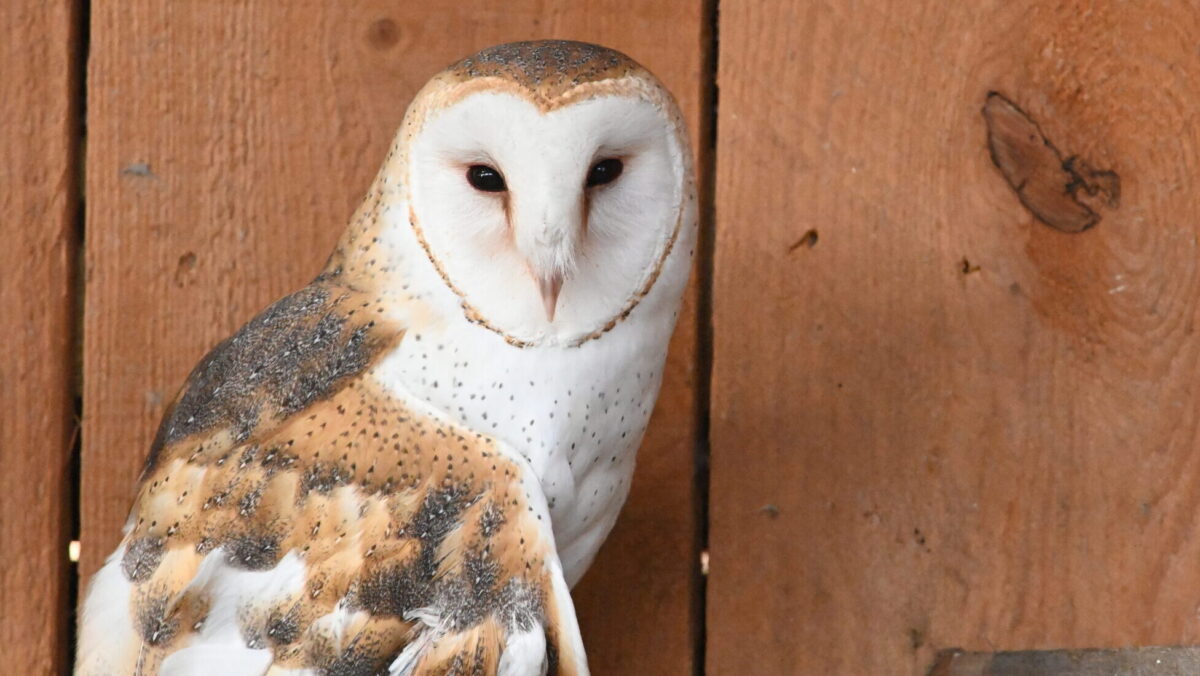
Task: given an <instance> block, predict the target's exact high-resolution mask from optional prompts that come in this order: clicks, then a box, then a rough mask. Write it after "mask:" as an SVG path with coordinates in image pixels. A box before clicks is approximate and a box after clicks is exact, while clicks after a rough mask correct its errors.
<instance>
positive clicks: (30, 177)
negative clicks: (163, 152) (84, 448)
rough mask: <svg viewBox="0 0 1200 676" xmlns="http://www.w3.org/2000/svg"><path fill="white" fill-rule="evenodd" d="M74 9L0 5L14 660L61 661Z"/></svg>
mask: <svg viewBox="0 0 1200 676" xmlns="http://www.w3.org/2000/svg"><path fill="white" fill-rule="evenodd" d="M76 11H77V10H76V7H75V3H73V2H34V1H33V0H17V1H13V2H5V3H3V4H0V64H3V65H0V231H2V232H3V235H4V246H3V247H0V308H3V309H2V310H0V346H3V352H4V357H3V359H0V402H3V406H0V467H2V468H3V469H2V470H0V608H3V610H2V611H0V645H3V646H4V650H3V653H4V669H5V670H6V671H11V672H12V673H28V674H35V673H45V674H48V673H57V672H60V671H62V670H63V669H64V668H65V666H66V664H67V661H66V659H65V658H66V651H67V623H68V621H69V617H70V613H69V612H68V608H69V606H70V603H69V598H70V589H71V585H72V583H73V581H72V580H71V573H70V566H69V563H68V561H67V540H68V539H69V538H70V534H71V520H72V510H73V508H74V506H73V505H72V498H71V495H72V491H71V486H70V483H69V482H70V465H71V445H72V438H73V432H74V405H73V395H72V392H73V386H72V384H73V373H74V366H75V360H74V358H73V355H72V347H73V342H72V340H73V339H72V326H73V323H74V308H75V299H74V297H73V291H74V284H73V279H74V269H75V251H76V249H75V210H76V204H77V203H76V197H75V193H76V190H77V181H76V167H75V147H76V143H77V142H78V127H77V124H76V115H75V100H76V92H75V88H76V67H75V59H76V54H77V50H78V47H79V45H78V34H77V33H78V32H77V31H76V28H75V12H76Z"/></svg>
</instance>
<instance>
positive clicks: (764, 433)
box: [707, 0, 1200, 674]
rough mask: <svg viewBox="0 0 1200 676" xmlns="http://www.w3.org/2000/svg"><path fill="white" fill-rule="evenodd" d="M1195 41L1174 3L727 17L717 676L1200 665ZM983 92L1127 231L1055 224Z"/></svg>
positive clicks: (714, 574)
mask: <svg viewBox="0 0 1200 676" xmlns="http://www.w3.org/2000/svg"><path fill="white" fill-rule="evenodd" d="M1198 32H1200V15H1198V14H1197V13H1196V11H1195V9H1194V7H1193V6H1192V5H1190V4H1189V3H1184V2H1161V3H1143V4H1138V5H1136V6H1135V5H1132V4H1120V3H1104V2H1089V1H1084V0H1070V1H1065V2H1055V3H1043V2H1034V1H1032V0H1029V1H1020V2H1011V1H1006V0H1003V1H1002V0H988V1H985V2H970V3H953V2H950V3H947V2H936V1H932V0H914V1H912V2H903V3H898V2H881V1H864V2H853V3H811V2H803V1H801V0H770V1H769V2H762V3H722V5H721V30H720V37H721V41H720V44H721V48H720V49H721V54H720V72H719V77H718V84H719V87H720V108H719V114H720V119H719V122H718V130H719V133H720V137H719V141H718V149H717V157H718V168H717V181H716V184H717V203H716V204H717V240H716V261H715V266H716V277H715V300H714V302H715V308H714V313H715V314H714V324H715V344H714V351H715V355H716V356H715V363H714V370H715V373H714V378H713V388H712V389H713V398H714V401H713V409H712V410H713V418H712V441H713V457H712V510H711V513H712V522H711V540H710V546H711V574H710V576H709V587H708V590H709V596H708V599H709V603H708V621H707V627H708V644H707V654H708V658H709V660H708V665H707V667H708V670H709V672H710V673H713V674H733V673H755V674H924V673H925V672H926V671H927V670H928V669H929V667H930V665H931V664H932V662H933V658H934V655H935V653H936V652H937V651H938V650H940V649H942V648H948V647H955V646H959V647H963V648H965V649H969V650H1004V649H1026V648H1039V649H1040V648H1078V647H1093V646H1099V647H1104V646H1114V647H1115V646H1126V645H1147V644H1180V643H1182V644H1188V643H1195V642H1197V641H1200V614H1198V613H1197V607H1198V599H1200V565H1197V562H1198V561H1200V528H1198V527H1197V514H1198V513H1200V454H1198V453H1197V450H1198V448H1200V430H1198V428H1197V423H1198V421H1200V390H1198V389H1197V388H1196V387H1195V382H1196V378H1197V365H1198V364H1197V360H1198V358H1200V338H1197V334H1196V332H1195V325H1196V320H1197V318H1198V311H1197V310H1198V308H1197V301H1198V300H1200V267H1198V265H1197V261H1198V256H1197V248H1196V242H1197V238H1198V237H1200V200H1198V199H1197V195H1196V174H1197V168H1198V167H1200V127H1198V126H1197V124H1196V119H1195V118H1196V116H1195V111H1196V110H1197V109H1198V108H1200V79H1198V78H1197V77H1196V74H1197V73H1200V52H1198V51H1197V50H1196V45H1195V36H1196V35H1197V34H1200V33H1198ZM993 90H995V91H1000V92H1004V94H1005V95H1006V96H1007V97H1008V98H1010V99H1011V100H1012V101H1013V102H1014V103H1016V104H1017V105H1019V106H1020V107H1021V108H1022V110H1024V111H1025V112H1026V113H1028V115H1029V116H1030V117H1031V118H1032V119H1034V120H1036V121H1037V123H1038V126H1039V127H1040V129H1041V131H1042V132H1043V133H1044V135H1045V137H1046V138H1048V139H1052V140H1053V142H1054V144H1055V146H1056V147H1057V148H1059V149H1061V150H1062V151H1063V152H1064V153H1070V154H1078V155H1079V156H1080V157H1081V158H1083V159H1084V160H1086V161H1087V163H1088V165H1089V166H1092V167H1102V168H1105V169H1111V170H1112V171H1114V172H1116V174H1118V175H1119V177H1120V187H1121V198H1120V204H1119V206H1118V207H1116V208H1115V209H1114V208H1111V207H1107V206H1106V207H1104V209H1107V210H1106V211H1103V210H1102V211H1103V213H1104V215H1103V219H1102V220H1101V221H1100V222H1099V223H1098V224H1097V225H1096V226H1095V227H1093V228H1091V229H1090V230H1087V231H1086V232H1083V233H1078V234H1064V233H1061V232H1058V231H1056V230H1054V229H1052V228H1050V227H1047V226H1046V225H1044V224H1042V223H1040V222H1038V221H1036V220H1035V219H1034V217H1033V216H1032V215H1031V214H1030V213H1029V211H1027V210H1026V208H1025V207H1024V206H1023V205H1022V204H1021V201H1020V200H1019V199H1018V197H1017V195H1016V194H1014V192H1013V189H1012V187H1010V186H1009V184H1008V183H1007V182H1006V181H1005V179H1004V176H1002V175H1001V173H1000V171H999V170H998V169H997V167H996V166H995V165H994V164H993V163H992V160H991V158H990V156H989V152H988V146H987V138H988V137H987V131H986V129H985V121H984V118H983V115H982V114H981V109H982V108H983V106H984V104H985V101H986V97H987V94H988V92H989V91H993ZM809 231H812V232H814V233H817V234H818V235H819V236H818V237H817V238H814V239H812V240H811V241H812V245H811V246H801V247H793V245H794V244H795V243H796V242H797V241H800V240H801V239H802V238H803V237H804V236H805V233H807V232H809Z"/></svg>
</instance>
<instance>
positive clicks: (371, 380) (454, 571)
mask: <svg viewBox="0 0 1200 676" xmlns="http://www.w3.org/2000/svg"><path fill="white" fill-rule="evenodd" d="M403 337H404V331H403V327H399V326H395V325H394V324H392V323H390V322H389V321H388V320H387V319H385V317H384V312H383V308H382V306H381V305H379V303H378V302H377V301H375V300H374V299H373V298H371V297H369V296H365V295H364V294H362V293H360V292H357V291H354V290H352V289H349V288H346V287H344V286H341V285H339V284H338V283H337V281H336V278H334V279H329V278H318V279H317V280H316V281H314V282H313V283H312V284H310V285H309V286H308V287H306V288H305V289H302V290H301V291H299V292H297V293H295V294H292V295H291V296H288V297H286V298H284V299H283V300H281V301H279V302H277V303H276V304H274V305H272V306H271V307H270V308H268V309H267V310H265V311H264V312H263V313H262V314H260V315H259V316H258V317H256V318H254V319H253V320H251V321H250V322H249V323H248V324H247V325H246V326H245V327H243V328H242V329H241V330H240V331H238V332H237V333H236V334H235V335H234V336H233V337H231V338H229V339H228V340H226V341H225V342H223V343H221V344H220V345H218V346H217V347H216V348H215V349H214V350H213V351H212V352H211V353H210V354H209V355H208V356H206V357H205V358H204V359H203V360H202V361H201V362H200V364H199V365H198V366H197V367H196V369H195V370H194V371H193V372H192V374H191V376H189V378H188V380H187V382H186V384H185V385H184V388H183V389H182V391H181V393H180V394H179V396H178V397H177V398H176V400H175V402H174V404H173V405H172V407H171V409H170V410H169V411H168V412H167V414H166V415H165V416H164V419H163V422H162V425H161V427H160V429H159V432H158V436H157V438H156V440H155V442H154V445H153V447H152V449H151V453H150V457H149V460H148V462H147V465H146V468H145V470H144V472H143V476H142V479H141V483H140V486H139V489H138V494H137V498H136V501H135V503H134V507H133V511H132V514H131V516H130V520H129V522H128V524H127V526H126V533H125V537H124V540H123V541H122V543H121V545H120V547H119V548H118V549H117V551H116V552H115V553H114V554H113V555H112V556H111V557H110V558H109V559H108V561H107V563H106V564H105V566H104V567H103V568H102V569H101V570H100V571H99V572H98V573H97V574H96V576H95V578H94V580H93V582H92V584H91V587H90V590H89V593H88V595H87V598H86V600H85V602H84V606H83V612H82V619H81V622H80V647H79V655H78V660H77V666H76V670H77V673H79V674H88V675H91V674H129V673H136V674H142V673H147V674H149V673H163V674H193V673H223V674H264V673H336V674H359V673H361V674H377V673H389V674H393V675H408V674H425V673H471V674H476V673H483V674H490V673H501V674H536V673H556V674H585V673H587V665H586V661H585V658H584V653H583V646H582V641H581V640H580V637H579V630H578V626H577V624H576V620H575V616H574V610H573V607H572V604H571V599H570V595H569V592H568V589H567V585H566V583H565V581H564V579H563V576H562V571H561V566H560V563H559V560H558V557H557V554H556V551H555V548H554V538H553V534H552V532H551V528H550V517H549V514H548V510H547V508H546V504H545V500H544V497H543V496H542V493H541V489H540V485H539V483H538V480H537V477H536V476H535V475H534V473H533V472H532V470H531V468H530V467H529V466H528V465H527V464H526V463H525V462H524V461H523V459H521V457H520V455H519V454H516V453H511V452H505V450H504V449H502V448H501V446H500V445H499V442H498V441H497V440H495V439H492V438H489V437H487V436H485V435H482V434H479V433H477V432H474V431H472V430H468V429H464V428H462V427H461V426H458V425H456V424H454V423H453V422H451V421H450V420H449V419H448V418H447V417H446V416H443V415H441V414H440V412H438V411H436V410H433V409H432V408H430V406H429V405H428V403H427V402H424V401H419V400H416V399H415V398H413V397H409V396H405V395H404V394H403V393H401V394H397V393H396V390H395V388H385V387H383V386H382V385H381V384H380V382H379V381H378V380H377V378H376V375H375V366H376V365H377V363H378V361H379V360H380V359H381V358H382V357H383V355H385V354H386V353H388V352H389V351H390V350H391V349H392V348H393V347H395V346H396V345H397V344H398V343H399V341H401V340H403Z"/></svg>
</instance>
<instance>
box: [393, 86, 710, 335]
mask: <svg viewBox="0 0 1200 676" xmlns="http://www.w3.org/2000/svg"><path fill="white" fill-rule="evenodd" d="M602 84H603V86H596V87H594V89H595V91H588V90H587V86H586V85H585V86H584V87H583V88H579V87H576V88H575V89H574V90H573V91H572V95H571V98H569V100H566V101H550V102H549V103H548V102H547V101H546V100H544V99H538V98H536V97H533V96H530V95H529V94H528V93H527V92H523V91H521V90H520V89H519V88H516V87H480V86H478V81H469V82H467V83H466V84H465V85H458V87H459V90H455V89H454V88H453V87H449V88H445V89H443V90H440V91H439V94H438V97H439V98H440V99H441V100H442V101H448V103H441V104H439V105H437V106H435V107H431V108H430V109H429V110H427V111H426V112H425V113H424V115H423V116H422V119H420V120H419V130H418V131H416V132H415V134H414V136H413V137H412V139H411V141H410V145H409V147H408V160H407V165H408V166H407V181H406V183H407V192H408V206H409V214H408V218H409V220H410V222H411V224H412V225H413V227H414V229H415V230H416V232H417V235H418V237H419V238H420V239H421V240H422V246H423V247H424V249H425V251H426V253H427V254H428V256H429V258H430V259H431V260H432V261H433V263H434V266H435V267H436V268H437V272H438V273H439V274H440V275H441V277H442V278H443V281H444V282H445V284H446V285H447V286H449V287H450V289H451V290H452V291H453V292H454V293H455V294H457V295H458V296H459V298H460V301H461V304H462V306H463V308H464V309H465V310H466V311H467V312H468V316H469V318H471V319H472V320H473V321H476V322H478V323H481V324H484V325H486V326H488V327H489V328H491V329H493V330H494V331H497V332H498V333H501V334H503V335H505V336H506V337H508V338H509V340H510V342H516V343H519V344H525V343H528V344H533V343H540V342H544V341H552V342H571V341H576V342H578V341H580V339H582V338H585V337H586V336H588V335H591V334H595V333H596V332H598V331H604V330H606V327H607V328H611V326H612V325H613V324H614V323H615V322H616V321H620V319H621V318H623V316H624V315H626V314H628V313H629V312H630V311H631V309H632V308H633V306H635V305H636V304H637V303H638V301H639V300H640V298H641V296H644V295H646V294H647V293H648V292H649V290H650V288H651V287H652V286H653V284H654V282H655V280H656V278H657V276H658V272H659V270H660V268H661V266H662V265H663V262H664V259H665V258H666V257H667V255H668V253H669V251H670V249H671V246H672V244H673V242H674V240H675V238H676V236H677V235H678V232H679V229H680V228H681V227H683V226H684V224H683V223H682V221H683V220H684V204H685V201H686V200H687V199H688V198H689V197H690V195H691V192H690V191H691V185H690V180H691V178H690V172H689V164H688V161H687V159H686V153H688V152H689V151H688V149H687V147H686V140H685V138H684V136H683V133H682V130H681V129H680V127H679V124H678V122H677V119H678V118H677V116H676V115H677V114H676V111H675V109H674V104H673V103H671V102H670V99H669V97H667V98H666V99H663V98H662V97H661V96H662V95H661V94H660V93H659V92H660V90H655V89H651V88H647V87H646V86H645V83H644V81H643V80H641V79H639V78H625V79H624V80H621V79H617V80H612V79H610V80H606V81H605V82H603V83H602ZM655 94H658V96H655ZM410 116H411V114H410Z"/></svg>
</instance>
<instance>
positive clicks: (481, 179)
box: [467, 164, 508, 192]
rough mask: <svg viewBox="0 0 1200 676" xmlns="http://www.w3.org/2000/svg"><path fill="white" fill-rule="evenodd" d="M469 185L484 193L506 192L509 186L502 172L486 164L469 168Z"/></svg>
mask: <svg viewBox="0 0 1200 676" xmlns="http://www.w3.org/2000/svg"><path fill="white" fill-rule="evenodd" d="M467 183H470V184H471V187H472V188H475V189H476V190H482V191H484V192H504V191H505V190H508V186H507V185H505V183H504V177H503V176H501V175H500V172H498V171H496V170H495V169H493V168H492V167H489V166H488V165H486V164H472V165H471V166H470V167H468V168H467Z"/></svg>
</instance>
